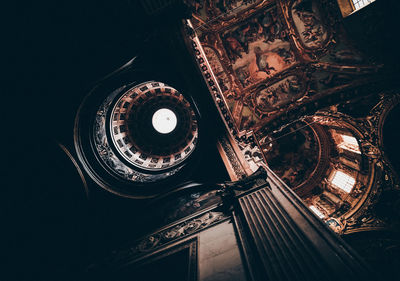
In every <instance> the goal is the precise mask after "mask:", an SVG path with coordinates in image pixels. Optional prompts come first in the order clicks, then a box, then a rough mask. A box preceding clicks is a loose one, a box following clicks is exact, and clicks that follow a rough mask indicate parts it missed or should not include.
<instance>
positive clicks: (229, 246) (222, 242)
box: [198, 221, 246, 281]
mask: <svg viewBox="0 0 400 281" xmlns="http://www.w3.org/2000/svg"><path fill="white" fill-rule="evenodd" d="M198 254H199V256H198V257H199V281H211V280H213V281H225V280H238V281H240V280H246V276H245V272H244V268H243V264H242V259H241V257H240V252H239V248H238V244H237V241H236V237H235V233H234V229H233V225H232V223H231V222H229V221H227V222H224V223H221V224H219V225H217V226H214V227H211V228H210V229H208V230H206V231H204V232H202V233H201V234H200V237H199V253H198Z"/></svg>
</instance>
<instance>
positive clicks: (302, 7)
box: [291, 0, 328, 48]
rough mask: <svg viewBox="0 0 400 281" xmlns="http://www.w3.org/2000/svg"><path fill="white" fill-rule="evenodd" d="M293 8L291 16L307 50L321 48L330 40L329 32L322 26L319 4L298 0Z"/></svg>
mask: <svg viewBox="0 0 400 281" xmlns="http://www.w3.org/2000/svg"><path fill="white" fill-rule="evenodd" d="M291 7H292V9H291V15H292V17H293V21H294V23H295V26H296V28H297V31H298V33H299V37H300V39H301V42H302V43H303V44H304V46H306V47H307V48H321V47H322V46H323V45H324V43H325V42H326V40H327V38H328V32H327V30H326V29H325V27H324V25H323V24H322V20H321V15H320V12H319V9H318V7H317V2H316V1H312V0H297V1H294V2H293V4H292V6H291Z"/></svg>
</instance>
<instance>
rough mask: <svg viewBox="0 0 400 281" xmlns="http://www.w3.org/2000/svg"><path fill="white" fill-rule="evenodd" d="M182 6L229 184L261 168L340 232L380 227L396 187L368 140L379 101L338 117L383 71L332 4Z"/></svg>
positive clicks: (295, 0) (281, 0) (308, 0)
mask: <svg viewBox="0 0 400 281" xmlns="http://www.w3.org/2000/svg"><path fill="white" fill-rule="evenodd" d="M187 2H189V3H190V4H191V5H192V7H193V10H194V12H193V15H192V18H191V20H190V21H188V27H189V28H188V30H189V31H188V37H189V38H190V39H191V40H192V43H191V45H192V47H193V49H194V53H195V57H196V59H197V62H198V65H199V67H200V69H201V71H202V74H203V78H204V79H205V80H206V82H207V84H208V86H209V90H210V92H211V94H212V96H213V98H214V101H215V103H216V105H217V107H218V108H219V111H220V114H221V116H222V117H223V119H224V121H225V125H226V126H227V128H228V131H229V134H228V135H227V136H226V138H222V139H221V140H220V144H219V145H220V147H219V150H220V153H221V155H222V158H223V159H224V158H225V160H224V163H225V165H226V166H227V169H228V171H231V172H230V176H231V178H232V180H236V179H239V178H241V177H243V176H244V175H246V174H247V175H249V174H251V173H252V172H254V171H255V170H256V169H257V168H258V166H263V165H267V166H269V167H270V168H271V169H272V170H273V171H274V172H275V173H276V174H277V175H278V176H279V177H280V178H281V179H283V180H284V181H285V182H286V183H287V184H288V185H289V186H290V187H291V188H292V189H293V190H294V191H295V192H296V193H297V194H298V195H299V196H301V197H302V198H303V199H304V200H305V202H306V204H308V205H309V206H317V207H316V208H317V209H318V210H319V211H320V216H321V217H323V218H324V220H325V221H326V222H327V223H328V224H329V225H330V226H331V227H332V229H334V230H335V231H336V232H339V233H343V232H346V233H350V232H352V231H355V229H358V230H360V229H362V228H367V229H376V228H380V227H384V225H385V223H383V222H382V221H381V220H380V219H379V218H377V216H376V215H375V214H372V213H373V211H371V206H372V205H373V204H374V202H376V200H377V199H376V198H377V197H378V196H379V193H380V192H381V191H379V190H381V189H382V188H383V186H389V185H392V186H393V188H396V186H398V184H397V183H396V180H395V178H394V177H393V175H392V173H391V169H390V167H389V166H390V164H388V161H387V160H384V159H383V158H381V157H379V156H377V155H381V154H382V151H383V148H382V145H381V144H380V141H379V137H378V136H375V137H372V136H371V132H376V131H377V130H381V129H377V127H381V126H382V124H380V125H377V124H378V121H376V120H377V119H376V118H378V119H379V117H374V116H380V115H381V113H377V112H375V111H373V110H372V111H370V110H371V108H374V109H376V108H379V106H378V105H379V101H375V103H374V102H372V104H371V105H370V106H369V107H368V109H366V110H365V113H364V114H361V115H360V116H356V115H357V114H356V113H354V112H353V113H354V114H353V115H347V114H343V113H340V112H339V111H338V106H339V105H340V104H345V103H344V101H346V100H354V99H357V98H359V97H358V96H357V95H359V92H360V89H361V87H362V86H363V85H367V84H368V83H370V82H371V81H377V79H379V76H380V72H381V69H382V67H383V65H380V64H377V63H376V62H374V61H373V60H371V59H370V58H368V59H367V58H366V57H364V55H363V54H362V53H361V52H360V51H358V50H357V48H356V47H355V46H354V45H353V43H352V41H351V39H350V38H348V37H347V36H346V32H345V30H344V28H343V26H342V18H341V14H340V11H339V10H338V7H337V3H336V1H329V0H324V1H313V0H277V1H209V0H204V1H201V0H196V1H187ZM387 99H390V95H386V96H384V97H383V98H382V100H381V101H380V103H381V104H382V103H385V102H384V100H387ZM377 103H378V105H377ZM374 105H375V107H374ZM339 107H340V106H339ZM322 109H323V110H322ZM380 110H381V112H384V111H386V110H388V109H387V107H385V106H383V107H381V109H380ZM373 118H375V119H376V120H375V121H376V122H371V119H373ZM379 122H380V121H379ZM372 134H373V133H372ZM372 138H373V139H372ZM339 175H341V176H342V177H344V178H345V179H346V177H347V181H352V180H354V184H351V185H349V186H351V188H350V190H347V191H346V190H341V189H340V188H338V186H339V185H340V184H339V185H335V184H334V182H335V181H336V180H338V179H339ZM382 175H385V176H384V178H385V180H383V181H382V180H381V177H382ZM335 177H336V178H335ZM347 184H348V183H347ZM344 186H345V185H344ZM374 200H375V201H374ZM358 230H357V231H358Z"/></svg>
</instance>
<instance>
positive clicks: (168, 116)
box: [152, 108, 177, 134]
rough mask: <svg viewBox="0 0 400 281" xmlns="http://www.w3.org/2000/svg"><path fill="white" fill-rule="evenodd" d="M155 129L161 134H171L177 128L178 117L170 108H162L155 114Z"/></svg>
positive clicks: (153, 120) (153, 121)
mask: <svg viewBox="0 0 400 281" xmlns="http://www.w3.org/2000/svg"><path fill="white" fill-rule="evenodd" d="M152 123H153V127H154V129H155V130H156V131H157V132H159V133H161V134H169V133H171V132H172V131H173V130H174V129H175V128H176V123H177V119H176V115H175V113H174V112H173V111H172V110H169V109H168V108H161V109H159V110H157V111H156V112H155V113H154V114H153V119H152Z"/></svg>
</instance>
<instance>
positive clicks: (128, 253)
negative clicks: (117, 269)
mask: <svg viewBox="0 0 400 281" xmlns="http://www.w3.org/2000/svg"><path fill="white" fill-rule="evenodd" d="M227 219H229V216H228V215H225V214H224V213H222V212H217V211H209V212H207V213H204V214H201V215H199V216H196V217H194V218H191V219H188V220H186V221H184V222H181V223H178V224H176V225H173V226H170V227H168V228H166V229H162V230H160V231H157V232H155V233H152V234H150V235H148V236H145V237H143V238H142V239H139V240H137V241H136V242H134V243H133V244H132V245H130V246H128V247H126V248H125V249H122V250H115V251H113V252H112V255H111V257H109V258H108V259H107V260H106V261H105V263H106V264H107V265H118V264H122V263H125V262H128V261H129V260H134V259H137V258H139V257H141V256H143V255H146V254H148V253H150V252H152V251H155V250H158V249H160V248H162V247H164V246H166V245H169V244H171V243H173V242H176V241H178V240H181V239H184V238H185V237H188V236H189V235H193V234H195V233H197V232H199V231H202V230H204V229H206V228H208V227H211V226H213V225H215V224H218V223H220V222H223V221H225V220H227Z"/></svg>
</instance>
